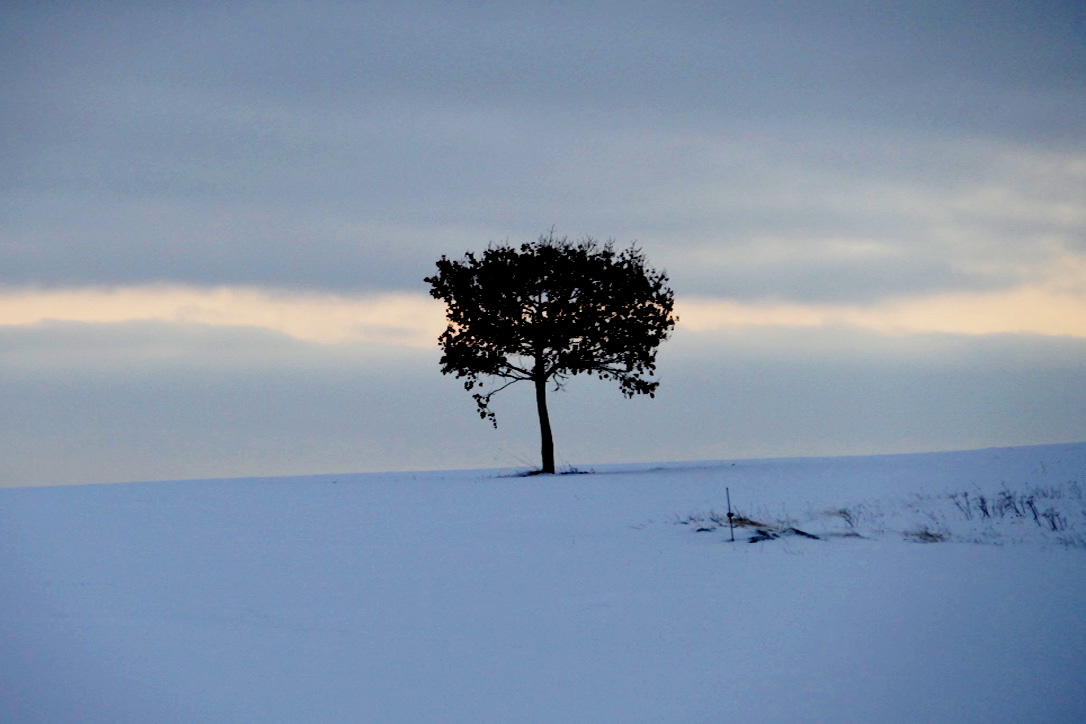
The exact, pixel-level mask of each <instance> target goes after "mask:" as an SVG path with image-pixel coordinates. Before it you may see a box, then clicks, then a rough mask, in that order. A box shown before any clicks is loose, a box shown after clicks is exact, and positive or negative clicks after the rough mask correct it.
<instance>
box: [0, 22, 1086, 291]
mask: <svg viewBox="0 0 1086 724" xmlns="http://www.w3.org/2000/svg"><path fill="white" fill-rule="evenodd" d="M774 7H775V8H776V9H769V10H766V9H763V8H762V7H761V4H754V3H752V4H745V3H739V4H734V5H728V6H726V7H723V8H722V7H721V6H719V5H718V4H705V5H694V6H684V7H683V8H681V9H679V8H675V7H674V6H672V5H665V4H649V5H643V6H639V8H638V9H630V8H628V7H627V6H626V4H618V3H616V4H613V5H611V4H603V5H598V6H595V8H594V9H592V10H579V11H570V10H561V9H554V8H549V7H548V6H544V5H539V6H536V7H514V6H504V5H503V6H501V8H498V9H492V10H485V11H484V10H480V9H478V8H469V7H453V6H449V5H448V4H436V3H435V4H430V5H422V6H414V8H415V9H413V10H404V9H396V8H394V7H393V6H391V5H386V4H375V5H373V6H367V5H341V4H316V5H313V4H292V3H282V4H277V5H275V6H274V7H270V8H266V7H264V6H259V7H258V6H256V5H250V4H226V5H224V6H205V5H203V4H193V5H178V4H173V5H170V6H169V7H168V8H167V7H158V8H146V7H143V6H138V5H127V4H118V5H115V6H111V7H110V8H109V9H106V10H102V11H91V10H88V9H77V8H74V7H68V8H59V9H58V8H44V7H38V6H24V7H21V8H17V9H15V10H12V11H10V21H11V22H9V23H7V25H6V29H5V30H3V31H0V32H2V33H3V36H2V38H0V40H3V41H4V42H0V45H2V46H3V47H4V50H3V51H0V52H3V56H2V62H3V65H4V67H5V70H6V72H5V74H4V79H3V80H0V103H2V109H3V111H4V113H3V114H0V116H2V118H3V119H4V120H3V121H0V123H2V126H0V139H3V140H0V144H2V145H0V149H2V151H3V155H4V157H5V163H4V164H3V165H2V168H0V189H2V195H0V244H2V245H3V252H4V257H5V263H4V266H3V268H2V269H0V283H7V284H42V285H47V286H53V285H64V284H100V283H138V282H142V281H149V280H155V281H162V280H168V281H179V282H187V283H194V284H238V283H240V284H263V285H269V286H280V287H306V288H331V289H337V290H358V291H364V290H373V289H386V290H387V289H397V290H400V289H412V290H418V289H420V288H421V286H420V279H421V276H423V275H425V274H426V273H428V272H429V270H430V267H431V265H432V262H433V259H434V258H436V256H437V255H438V254H440V253H445V252H447V253H454V254H455V253H459V252H460V251H462V250H465V249H467V248H473V247H474V248H478V247H480V246H482V245H485V244H486V243H487V242H488V241H491V240H502V239H504V238H507V237H510V238H512V239H514V240H518V241H519V240H524V239H528V238H533V237H534V236H536V235H537V234H539V233H540V232H542V231H543V230H545V229H546V228H548V227H549V226H550V225H552V224H557V225H558V227H559V231H560V232H565V233H570V234H573V235H577V234H580V233H591V234H594V235H600V236H615V237H617V238H618V239H619V240H620V241H629V240H633V239H638V240H639V241H640V242H641V243H642V244H643V245H644V246H645V247H646V249H647V250H648V251H649V253H650V257H651V258H652V259H653V260H654V261H657V262H658V263H660V264H661V265H664V266H667V267H668V268H669V270H670V271H671V272H672V274H673V276H674V277H675V279H676V281H677V282H681V285H682V286H681V291H683V292H689V293H706V294H727V295H731V296H737V297H744V298H750V297H759V296H768V297H779V298H789V299H801V300H811V299H826V298H831V299H842V300H844V299H858V300H870V299H872V298H874V297H878V296H880V295H885V294H907V293H910V292H914V291H925V290H931V289H954V288H966V289H973V288H989V287H998V286H1001V285H1008V284H1012V283H1014V282H1015V279H1014V278H1013V277H1014V274H1013V273H1011V272H1000V271H998V270H994V271H993V270H992V269H987V270H977V269H969V268H967V266H968V265H963V264H962V263H961V258H962V256H963V255H965V256H973V255H976V254H977V253H978V250H977V249H972V248H967V247H965V246H962V243H961V242H960V240H959V241H956V240H955V233H954V231H955V230H954V228H953V227H954V224H958V225H959V226H967V225H969V224H972V223H974V222H975V224H976V225H977V226H979V232H980V234H981V235H983V236H984V237H985V238H986V239H989V240H990V243H989V247H988V248H985V249H980V250H979V253H980V255H981V256H984V257H985V258H986V257H987V255H994V256H995V257H996V258H997V260H998V259H999V258H1002V257H1003V256H1006V255H1008V254H1013V253H1014V252H1013V249H1014V248H1021V246H1022V245H1023V243H1027V244H1028V243H1032V241H1033V240H1035V239H1036V238H1037V237H1038V236H1042V235H1044V236H1046V237H1052V236H1053V235H1055V236H1056V237H1057V238H1058V240H1059V244H1065V245H1070V244H1079V245H1081V244H1082V243H1083V242H1082V239H1083V238H1084V237H1086V234H1084V233H1083V225H1082V221H1081V220H1078V221H1075V220H1073V219H1072V220H1071V221H1065V222H1063V224H1062V225H1061V224H1060V223H1056V222H1053V221H1051V220H1047V219H1046V217H1045V216H1044V214H1043V213H1041V212H1038V213H1036V214H1033V215H1032V216H1030V215H1028V214H1027V215H1026V218H1024V219H1021V218H1020V219H1007V218H1005V215H1003V216H1001V215H1000V214H998V213H995V212H994V211H986V212H984V213H980V214H979V215H977V214H974V216H978V218H976V219H974V218H973V217H971V216H970V214H969V213H968V212H967V211H962V210H961V209H959V210H957V211H956V212H954V214H955V215H954V216H953V218H952V219H951V220H950V221H951V222H952V223H947V220H946V219H939V218H935V219H932V218H927V217H925V216H924V214H925V213H930V211H928V210H927V209H926V208H920V207H921V206H923V204H921V203H914V202H915V199H912V198H910V195H914V196H916V195H918V196H921V197H924V196H926V197H928V198H926V199H925V198H922V199H921V201H927V200H930V198H939V197H942V196H944V195H950V196H953V195H954V194H955V193H959V194H960V193H967V192H969V191H970V190H971V189H974V188H982V187H985V186H988V185H990V184H991V183H993V179H994V181H995V183H996V184H1000V183H1003V184H1004V185H1009V186H1011V187H1012V190H1014V191H1015V193H1018V192H1022V193H1026V192H1025V191H1023V190H1022V189H1021V188H1020V187H1021V186H1022V185H1023V178H1027V177H1025V176H1022V175H1021V174H1019V173H1018V172H1015V173H1016V174H1018V175H1014V176H1013V177H1009V178H1001V177H1000V169H999V168H995V167H994V166H993V164H994V165H995V166H998V164H999V163H1001V161H999V157H1000V154H1003V155H1004V156H1006V155H1008V154H1009V155H1013V154H1015V153H1023V152H1037V153H1042V154H1045V153H1054V154H1057V155H1058V154H1060V153H1064V152H1067V151H1073V150H1076V149H1077V150H1079V151H1081V141H1082V130H1081V129H1082V128H1083V127H1084V125H1086V124H1084V122H1083V121H1084V118H1086V91H1084V81H1083V79H1084V78H1086V51H1084V50H1083V48H1084V47H1086V42H1082V41H1083V11H1082V10H1081V9H1080V8H1079V6H1077V5H1076V4H1073V3H1066V4H1060V3H1052V4H1048V5H1044V6H1038V5H1029V6H1026V5H1024V4H1021V3H993V4H989V5H986V6H985V8H984V11H983V12H980V11H978V10H976V9H974V6H972V5H970V4H961V5H956V4H930V5H918V4H910V5H909V6H908V9H902V8H898V9H894V7H893V6H886V7H879V6H873V5H870V4H864V3H861V4H856V5H852V4H838V5H834V6H832V7H827V6H825V5H822V4H820V5H818V6H817V7H812V6H811V5H810V4H807V3H797V4H794V5H789V4H786V5H781V6H774ZM978 138H980V139H986V141H985V142H986V143H988V144H989V148H988V149H979V150H976V152H971V151H970V149H971V148H973V147H971V146H967V147H965V148H964V149H959V150H956V151H954V152H953V153H947V149H948V148H953V147H954V145H955V144H958V143H962V142H967V141H968V142H970V143H972V142H975V139H978ZM993 149H994V153H993V152H992V150H993ZM993 158H995V159H996V160H995V161H993V160H992V159H993ZM1027 180H1028V179H1027ZM1064 180H1065V181H1068V180H1069V183H1067V184H1064V185H1063V186H1060V187H1058V188H1056V189H1055V191H1054V192H1053V193H1055V194H1056V195H1057V197H1058V198H1062V197H1061V196H1060V195H1061V194H1062V195H1063V196H1067V197H1071V198H1075V196H1076V194H1080V192H1082V191H1083V185H1084V183H1086V182H1084V180H1083V178H1082V175H1081V173H1079V174H1078V175H1074V174H1072V175H1071V176H1069V177H1068V178H1065V179H1064ZM1084 196H1086V193H1083V194H1081V195H1078V196H1077V198H1080V199H1081V198H1082V197H1084ZM1068 203H1074V202H1068ZM1079 208H1081V202H1079ZM951 211H953V209H951ZM948 213H950V211H948ZM1046 225H1047V226H1046ZM1034 227H1043V228H1034ZM1050 227H1051V228H1050ZM965 231H978V229H976V228H969V229H965ZM940 233H945V236H943V237H940V236H939V234H940ZM976 235H977V234H973V236H976ZM842 236H844V237H847V238H849V239H853V240H856V239H860V240H867V241H874V242H878V243H880V244H882V245H884V246H885V247H886V248H887V253H886V254H885V255H884V258H883V259H881V260H880V259H879V258H869V257H860V258H856V259H849V258H842V259H839V260H836V261H835V260H834V259H832V258H829V259H828V260H827V258H826V257H823V256H821V255H820V254H819V253H818V252H819V250H820V249H822V248H823V247H822V246H820V245H823V244H824V243H825V242H826V240H827V239H830V240H832V239H837V238H840V237H842ZM763 237H770V238H772V239H774V240H775V242H776V243H780V244H784V245H785V246H787V245H792V246H793V247H794V249H795V253H794V254H791V255H783V256H782V257H781V258H780V259H778V260H776V261H772V260H770V261H767V260H765V259H752V258H747V257H745V256H744V252H743V250H744V249H745V248H746V247H748V246H749V245H750V244H752V243H754V242H756V241H757V240H759V239H760V238H763ZM1080 248H1081V247H1080ZM706 249H708V250H710V251H712V252H713V253H715V254H717V257H716V259H717V261H716V263H715V264H714V263H709V264H706V263H705V260H704V258H703V257H700V256H699V253H700V252H701V251H703V250H706ZM815 257H818V260H817V261H814V262H812V260H814V259H815ZM903 257H908V261H907V262H904V263H903V262H902V258H903ZM692 259H696V260H697V263H693V262H692V261H691V260H692ZM995 266H996V267H998V266H999V264H995ZM858 270H862V271H863V273H859V272H858ZM827 279H828V280H830V283H827V281H826V280H827ZM838 280H839V281H838Z"/></svg>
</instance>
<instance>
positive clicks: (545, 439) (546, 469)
mask: <svg viewBox="0 0 1086 724" xmlns="http://www.w3.org/2000/svg"><path fill="white" fill-rule="evenodd" d="M535 406H536V410H538V412H539V439H540V444H541V455H542V457H543V468H542V470H540V472H543V473H554V438H553V437H551V418H550V415H549V414H547V379H546V377H545V376H544V371H543V364H542V362H541V361H540V362H537V363H536V367H535Z"/></svg>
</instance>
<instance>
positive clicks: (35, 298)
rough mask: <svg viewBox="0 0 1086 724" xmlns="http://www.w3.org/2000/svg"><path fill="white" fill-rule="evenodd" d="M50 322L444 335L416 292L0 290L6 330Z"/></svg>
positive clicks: (308, 336)
mask: <svg viewBox="0 0 1086 724" xmlns="http://www.w3.org/2000/svg"><path fill="white" fill-rule="evenodd" d="M47 321H60V322H81V323H85V324H93V325H112V324H118V323H125V322H172V323H179V324H186V325H207V326H218V327H253V328H259V329H265V330H270V331H273V332H278V333H280V334H283V335H286V336H289V337H292V338H294V339H297V340H301V341H305V342H315V343H320V344H342V343H367V344H380V345H391V346H402V347H413V348H431V347H433V346H434V344H435V340H436V339H437V336H438V334H440V333H441V331H442V330H443V329H444V311H443V309H442V307H441V305H440V303H439V302H436V301H434V300H432V299H430V298H429V297H425V296H422V295H417V294H415V295H408V294H394V295H380V296H368V297H362V298H349V297H345V296H340V295H335V294H314V293H288V292H281V293H277V292H272V291H265V290H259V289H250V288H234V287H216V288H210V289H207V288H195V287H176V286H136V287H114V288H83V289H67V290H47V291H40V290H30V291H27V290H23V291H7V292H0V327H3V326H29V325H36V324H40V323H42V322H47Z"/></svg>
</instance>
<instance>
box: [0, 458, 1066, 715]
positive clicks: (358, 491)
mask: <svg viewBox="0 0 1086 724" xmlns="http://www.w3.org/2000/svg"><path fill="white" fill-rule="evenodd" d="M514 472H515V471H473V472H449V473H419V474H414V475H412V474H389V475H341V476H319V477H308V478H274V479H246V480H219V481H185V482H171V483H139V484H124V485H94V486H76V487H55V488H16V489H6V490H0V720H3V721H5V722H6V721H12V722H21V721H72V722H74V721H80V722H95V721H97V722H152V721H153V722H174V721H176V722H191V721H224V722H225V721H229V722H239V721H254V722H256V721H259V722H268V721H289V722H315V721H352V722H357V721H374V722H398V721H403V722H457V721H463V722H467V721H471V722H481V721H547V722H558V721H563V722H568V721H616V722H617V721H622V722H636V721H659V722H677V721H682V722H692V721H704V722H720V721H751V720H756V721H762V722H777V721H890V722H916V721H931V722H935V721H978V722H980V721H983V722H1000V721H1003V722H1022V721H1047V722H1064V721H1066V722H1072V721H1083V720H1086V676H1084V675H1083V671H1086V613H1084V612H1086V540H1084V536H1086V501H1084V494H1083V488H1084V487H1086V443H1083V444H1070V445H1051V446H1041V447H1027V448H1013V449H992V450H982V451H974V452H963V453H937V454H926V455H902V456H882V457H862V458H835V459H783V460H754V461H734V462H733V461H724V462H701V463H689V464H664V465H626V466H599V467H596V468H594V471H593V472H590V473H587V474H580V475H563V476H536V477H517V476H515V475H514V474H513V473H514ZM725 488H727V489H728V490H729V491H730V494H731V502H732V507H733V509H734V511H735V512H736V513H738V514H739V515H740V516H741V517H742V518H744V519H746V521H753V523H750V524H749V526H750V527H740V528H737V529H736V542H735V543H731V542H729V540H730V533H729V530H728V526H727V517H726V512H727V502H726V495H725ZM755 524H756V525H755ZM757 530H762V531H765V532H766V533H768V534H771V535H772V536H775V537H771V538H770V539H769V540H764V541H762V542H759V543H749V542H747V541H748V540H749V539H750V538H751V537H752V536H757V535H759V534H757V533H756V532H755V531H757ZM795 531H801V532H802V533H805V534H808V535H811V536H817V539H815V538H811V537H807V536H806V535H802V534H797V533H796V532H795Z"/></svg>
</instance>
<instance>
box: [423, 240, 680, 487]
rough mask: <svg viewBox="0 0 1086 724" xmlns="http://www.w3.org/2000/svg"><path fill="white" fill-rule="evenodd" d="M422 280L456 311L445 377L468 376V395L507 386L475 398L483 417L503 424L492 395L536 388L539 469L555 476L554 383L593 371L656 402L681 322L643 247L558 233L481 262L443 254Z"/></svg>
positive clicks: (495, 249) (451, 314)
mask: <svg viewBox="0 0 1086 724" xmlns="http://www.w3.org/2000/svg"><path fill="white" fill-rule="evenodd" d="M424 281H426V282H428V283H429V284H430V287H431V289H430V295H431V296H433V297H434V298H435V299H441V300H443V301H444V302H445V304H446V305H447V307H448V309H447V317H448V322H449V325H448V327H447V328H446V330H445V332H444V333H443V334H442V335H441V336H440V337H439V338H438V343H439V344H440V345H441V348H442V351H443V354H442V356H441V372H442V374H450V373H451V374H454V375H456V377H458V378H463V379H464V389H466V390H468V391H469V392H470V391H472V390H476V389H481V388H483V387H484V386H485V384H486V383H485V382H484V381H483V380H484V379H487V380H488V381H489V378H502V379H504V380H507V381H506V382H504V383H501V384H500V386H497V387H495V388H494V389H492V390H490V391H488V392H485V393H484V392H474V393H473V394H472V397H474V398H475V402H476V404H477V405H478V408H479V416H480V417H481V418H482V419H484V420H490V422H491V424H493V425H494V427H497V426H498V423H497V419H496V418H495V416H494V413H493V412H492V411H491V410H490V407H489V405H490V400H491V398H492V397H493V396H494V395H495V394H497V393H498V392H501V391H502V390H504V389H505V388H506V387H509V386H510V385H512V384H514V383H516V382H520V381H522V380H524V381H528V382H531V383H533V385H534V386H535V400H536V408H537V410H538V412H539V431H540V438H541V441H542V445H541V447H542V458H543V467H542V470H541V472H544V473H553V472H554V471H555V470H554V440H553V438H552V436H551V424H550V417H549V415H548V413H547V386H548V383H553V384H554V386H555V389H556V390H559V389H562V387H563V385H564V384H565V382H566V380H568V379H569V378H570V377H571V376H573V375H576V374H580V373H588V374H594V375H596V376H597V377H599V378H600V379H611V380H615V381H616V382H618V384H619V389H620V390H621V391H622V394H623V395H625V396H626V397H633V396H634V395H638V394H643V395H649V396H650V397H653V396H654V393H655V391H656V388H657V386H658V385H659V384H660V383H659V382H656V381H650V380H649V379H647V377H649V376H651V375H652V373H653V372H655V370H656V348H657V347H658V346H659V344H660V343H661V342H662V341H664V340H665V339H667V337H668V334H669V332H670V331H671V329H672V328H673V327H674V326H675V322H676V321H678V318H677V317H675V316H674V315H673V314H672V308H673V306H674V292H673V291H672V290H671V289H670V288H668V287H667V281H668V279H667V274H666V273H664V272H658V271H656V270H654V269H651V268H649V267H646V266H645V256H644V254H642V253H641V250H640V249H638V248H637V247H636V246H631V247H630V248H629V249H625V250H623V251H619V252H616V251H615V250H614V247H613V244H612V243H611V242H607V243H606V244H602V245H601V244H599V243H597V242H596V241H595V240H594V239H592V238H590V237H586V238H585V239H583V240H581V241H577V242H571V241H569V240H568V239H566V238H564V237H563V238H561V239H556V238H555V237H554V232H553V230H552V231H551V232H550V233H549V234H546V235H544V236H541V237H539V240H538V241H536V242H535V243H529V244H522V245H521V246H520V248H519V249H518V248H516V247H513V246H509V245H508V244H505V245H493V244H492V245H491V246H490V247H489V248H488V249H487V250H486V251H485V252H483V254H482V256H481V257H477V256H476V255H475V254H473V253H471V252H468V253H467V254H466V255H465V256H464V258H463V259H461V260H459V261H453V260H450V259H448V258H446V257H445V256H442V257H441V259H440V260H439V261H438V262H437V274H436V275H434V276H432V277H427V278H426V279H425V280H424Z"/></svg>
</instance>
